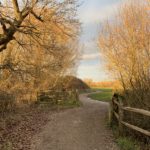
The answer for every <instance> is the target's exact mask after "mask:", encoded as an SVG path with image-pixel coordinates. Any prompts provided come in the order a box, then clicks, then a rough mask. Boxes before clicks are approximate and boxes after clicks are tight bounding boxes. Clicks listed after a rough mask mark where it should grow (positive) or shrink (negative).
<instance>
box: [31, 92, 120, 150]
mask: <svg viewBox="0 0 150 150" xmlns="http://www.w3.org/2000/svg"><path fill="white" fill-rule="evenodd" d="M80 100H81V101H82V103H83V106H82V107H80V108H75V109H70V110H67V111H65V112H60V113H56V114H54V115H52V116H50V120H51V121H50V122H49V123H48V124H47V125H46V126H45V127H44V128H43V130H42V132H41V133H39V135H35V137H34V140H33V142H32V150H118V148H117V146H116V143H115V142H114V138H113V135H112V133H111V131H110V130H109V128H108V127H107V122H106V117H107V114H108V107H109V105H108V104H107V103H104V102H99V101H94V100H92V99H90V98H87V94H82V95H80Z"/></svg>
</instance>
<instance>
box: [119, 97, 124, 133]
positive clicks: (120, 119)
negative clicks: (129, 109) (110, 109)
mask: <svg viewBox="0 0 150 150" xmlns="http://www.w3.org/2000/svg"><path fill="white" fill-rule="evenodd" d="M118 99H119V98H118ZM119 103H120V105H119V107H118V109H119V110H118V113H119V134H120V135H123V124H122V121H123V109H122V108H123V103H122V100H120V99H119Z"/></svg>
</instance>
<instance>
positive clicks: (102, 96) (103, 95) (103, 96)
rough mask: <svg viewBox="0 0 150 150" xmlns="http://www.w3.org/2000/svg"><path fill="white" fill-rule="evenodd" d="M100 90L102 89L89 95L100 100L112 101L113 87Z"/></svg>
mask: <svg viewBox="0 0 150 150" xmlns="http://www.w3.org/2000/svg"><path fill="white" fill-rule="evenodd" d="M98 90H100V92H99V93H93V94H89V97H90V98H92V99H94V100H98V101H105V102H109V101H111V99H112V95H113V92H112V89H106V88H102V89H98Z"/></svg>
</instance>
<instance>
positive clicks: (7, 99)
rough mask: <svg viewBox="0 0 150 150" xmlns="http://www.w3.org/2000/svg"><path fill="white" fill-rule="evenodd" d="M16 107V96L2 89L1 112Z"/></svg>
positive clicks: (0, 96) (0, 92)
mask: <svg viewBox="0 0 150 150" xmlns="http://www.w3.org/2000/svg"><path fill="white" fill-rule="evenodd" d="M14 107H15V97H14V95H13V94H9V93H7V92H4V91H0V113H4V112H6V111H12V110H13V109H14Z"/></svg>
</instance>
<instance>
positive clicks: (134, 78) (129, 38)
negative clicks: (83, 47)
mask: <svg viewBox="0 0 150 150" xmlns="http://www.w3.org/2000/svg"><path fill="white" fill-rule="evenodd" d="M149 6H150V5H149V0H144V1H140V0H139V1H133V0H132V1H129V3H126V4H124V5H123V6H122V8H121V9H120V12H119V13H118V15H117V16H116V18H115V20H114V21H107V22H106V23H105V24H104V26H103V30H102V32H101V35H100V39H99V43H100V49H101V53H102V54H104V57H105V58H106V62H107V67H108V69H109V71H111V73H112V74H113V75H114V76H115V77H117V79H118V80H120V81H121V84H122V87H123V89H124V91H125V92H129V91H130V92H131V91H132V92H131V93H130V95H132V100H131V101H130V102H129V103H132V104H133V103H134V105H136V104H139V105H140V106H143V107H147V108H149V106H148V97H149V93H150V88H149V84H150V61H149V60H150V19H149V18H150V14H149V8H150V7H149ZM133 99H136V101H138V103H137V102H136V101H134V100H133Z"/></svg>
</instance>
